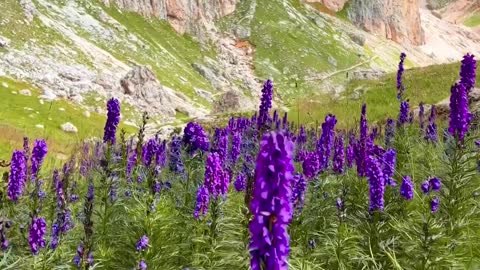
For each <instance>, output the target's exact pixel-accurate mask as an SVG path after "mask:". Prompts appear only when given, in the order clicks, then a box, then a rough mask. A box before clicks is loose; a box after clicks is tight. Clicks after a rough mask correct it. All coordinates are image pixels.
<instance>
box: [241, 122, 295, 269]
mask: <svg viewBox="0 0 480 270" xmlns="http://www.w3.org/2000/svg"><path fill="white" fill-rule="evenodd" d="M293 148H294V145H293V142H291V141H290V140H288V138H287V137H286V136H285V135H284V133H283V132H278V133H277V132H270V133H267V134H265V135H264V137H263V139H262V142H261V149H260V152H259V154H258V158H257V164H256V168H255V171H256V176H255V183H254V191H253V199H252V201H251V205H250V210H251V213H252V214H253V218H252V220H251V221H250V224H249V228H250V235H251V241H250V245H249V249H250V255H251V260H250V265H251V268H252V270H261V269H279V270H280V269H287V268H288V265H287V258H288V254H289V252H290V244H289V241H290V237H289V235H288V230H287V227H288V224H289V223H290V222H291V220H292V204H291V197H292V187H291V181H292V178H293V175H292V173H293V170H294V165H293ZM262 265H263V266H264V268H262Z"/></svg>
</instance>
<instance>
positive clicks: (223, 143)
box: [211, 128, 228, 164]
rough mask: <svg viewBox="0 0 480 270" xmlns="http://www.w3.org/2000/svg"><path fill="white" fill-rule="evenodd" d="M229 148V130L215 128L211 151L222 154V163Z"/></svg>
mask: <svg viewBox="0 0 480 270" xmlns="http://www.w3.org/2000/svg"><path fill="white" fill-rule="evenodd" d="M227 149H228V132H227V131H226V130H225V129H221V128H215V133H214V135H213V145H212V149H211V152H214V153H218V154H219V155H220V158H221V160H222V164H223V161H224V160H225V159H226V157H227Z"/></svg>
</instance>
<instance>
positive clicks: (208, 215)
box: [0, 54, 480, 270]
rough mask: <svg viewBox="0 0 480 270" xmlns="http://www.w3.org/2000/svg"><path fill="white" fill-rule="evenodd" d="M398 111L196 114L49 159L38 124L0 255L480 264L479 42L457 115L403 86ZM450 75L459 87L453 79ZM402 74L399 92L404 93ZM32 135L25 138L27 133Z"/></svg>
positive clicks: (458, 86) (53, 259) (96, 260)
mask: <svg viewBox="0 0 480 270" xmlns="http://www.w3.org/2000/svg"><path fill="white" fill-rule="evenodd" d="M405 58H406V55H405V54H402V55H401V57H400V59H401V61H400V64H399V69H398V76H397V85H396V87H395V86H391V88H390V87H386V89H385V93H384V94H385V95H396V96H397V98H398V117H397V118H396V119H385V121H384V122H385V123H386V124H384V125H381V126H380V125H377V124H376V123H372V122H369V119H368V109H369V104H364V105H363V106H362V108H361V110H359V112H358V116H352V117H358V119H359V121H358V125H357V127H356V128H354V129H349V130H345V129H342V128H343V127H341V126H339V125H337V118H336V116H335V115H332V114H328V115H326V116H325V118H324V119H319V121H320V122H323V123H322V124H321V126H314V125H302V124H301V123H296V122H292V121H291V120H290V119H289V118H288V114H287V113H279V112H277V111H273V109H272V98H273V95H274V84H273V82H272V81H271V80H267V81H266V82H265V83H264V85H263V89H262V97H261V101H260V106H259V110H258V112H256V113H255V114H253V115H252V116H251V117H244V116H242V117H232V118H230V119H229V120H228V123H225V125H224V126H221V125H219V126H216V127H211V126H210V125H203V126H202V124H201V123H197V122H190V123H188V124H187V125H186V126H185V128H184V130H183V132H181V134H174V135H173V136H172V137H171V138H169V139H166V140H163V139H160V138H159V136H147V135H146V134H145V125H146V124H147V123H148V120H149V119H148V115H146V114H144V116H143V123H142V126H141V127H140V129H139V131H138V134H137V135H135V136H132V137H128V136H127V135H126V133H125V132H123V131H121V130H117V128H118V125H119V122H120V117H121V108H120V103H119V101H118V100H116V99H115V98H112V99H110V100H109V101H108V102H107V111H108V115H107V120H106V124H105V130H104V137H103V140H100V139H99V140H89V141H86V142H84V143H83V145H80V146H79V147H78V149H79V150H78V151H75V152H74V153H72V155H71V157H70V158H69V159H68V161H67V162H66V163H65V164H64V165H63V167H59V168H54V169H53V170H50V169H49V168H48V166H46V164H44V160H45V157H46V156H47V155H48V154H49V149H48V145H47V143H46V142H45V140H42V139H36V140H30V139H28V138H25V139H24V141H23V148H21V147H19V149H18V150H15V151H13V153H12V156H11V160H10V161H9V162H6V164H4V165H5V167H4V173H3V178H2V182H1V188H0V242H1V243H0V249H1V251H0V254H1V255H0V269H142V270H143V269H159V270H166V269H172V270H173V269H176V270H177V269H181V270H182V269H183V270H187V269H189V270H193V269H225V270H227V269H252V270H286V269H295V270H297V269H298V270H309V269H478V268H480V208H479V206H480V198H479V195H480V193H479V192H480V177H479V173H478V169H479V168H480V161H479V160H480V140H478V139H479V137H478V134H479V133H478V117H476V115H475V113H474V109H475V108H471V107H469V99H468V97H469V93H470V92H471V91H472V89H474V86H475V75H476V61H475V59H474V57H473V55H470V54H467V55H466V56H465V57H464V59H463V61H462V66H461V70H460V76H459V80H458V81H457V82H452V84H453V86H451V97H450V106H449V112H448V114H447V115H445V118H446V119H447V120H446V121H445V120H442V119H440V118H439V117H438V119H437V116H438V115H437V113H438V112H437V109H436V106H435V105H429V104H423V103H420V104H410V103H409V101H408V100H407V99H405V98H404V96H405V93H406V92H407V91H409V89H406V88H405V87H404V86H403V82H402V78H403V74H404V72H408V70H404V68H403V63H404V60H405ZM447 87H448V86H447ZM395 88H396V91H395ZM20 145H22V142H19V146H20Z"/></svg>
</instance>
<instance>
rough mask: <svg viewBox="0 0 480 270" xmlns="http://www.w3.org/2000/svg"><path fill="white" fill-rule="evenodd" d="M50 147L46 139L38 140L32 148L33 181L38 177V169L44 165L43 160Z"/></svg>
mask: <svg viewBox="0 0 480 270" xmlns="http://www.w3.org/2000/svg"><path fill="white" fill-rule="evenodd" d="M47 152H48V147H47V143H46V142H45V141H44V140H36V141H35V142H34V144H33V150H32V158H31V159H32V181H34V180H35V179H36V177H37V174H38V171H39V170H40V167H41V166H42V163H43V160H44V159H45V156H46V155H47Z"/></svg>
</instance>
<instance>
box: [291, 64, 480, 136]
mask: <svg viewBox="0 0 480 270" xmlns="http://www.w3.org/2000/svg"><path fill="white" fill-rule="evenodd" d="M459 70H460V64H458V63H456V64H446V65H434V66H429V67H425V68H414V69H408V70H406V71H405V73H404V79H403V81H404V85H405V87H406V92H405V98H406V99H409V100H410V107H411V108H414V107H417V106H418V104H419V103H420V102H424V103H426V104H433V103H437V102H439V101H441V100H444V99H445V98H448V96H449V95H450V86H451V85H452V84H453V83H454V82H455V81H456V80H458V78H459V75H458V73H459ZM478 78H480V77H478ZM355 91H358V92H359V93H363V94H360V95H359V96H357V97H358V98H357V97H355V96H356V95H355V94H354V92H355ZM396 93H397V92H396V73H390V74H388V75H386V76H384V77H383V78H381V79H380V80H373V81H369V80H360V81H351V82H350V83H348V85H347V87H346V91H345V92H344V93H343V94H342V95H341V96H340V97H338V98H334V97H332V96H326V95H318V96H316V97H309V98H300V99H298V100H297V101H295V102H292V103H291V104H290V105H289V107H290V108H291V109H292V111H291V112H290V118H291V120H295V121H296V120H299V121H300V122H301V123H314V122H315V121H318V122H322V121H323V119H324V117H325V115H326V114H328V113H333V114H335V115H336V116H337V119H338V120H339V126H340V127H342V128H350V127H353V126H354V125H356V124H357V123H358V118H359V115H360V108H361V106H362V104H363V103H366V104H367V108H368V118H369V120H371V121H383V120H385V119H386V118H388V117H392V118H396V117H397V112H398V110H399V102H398V100H397V99H396Z"/></svg>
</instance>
